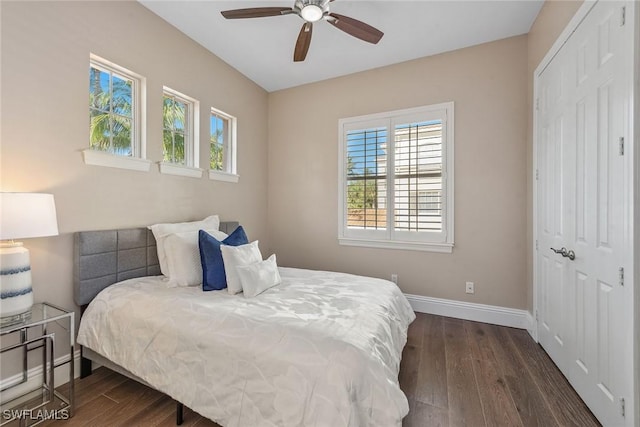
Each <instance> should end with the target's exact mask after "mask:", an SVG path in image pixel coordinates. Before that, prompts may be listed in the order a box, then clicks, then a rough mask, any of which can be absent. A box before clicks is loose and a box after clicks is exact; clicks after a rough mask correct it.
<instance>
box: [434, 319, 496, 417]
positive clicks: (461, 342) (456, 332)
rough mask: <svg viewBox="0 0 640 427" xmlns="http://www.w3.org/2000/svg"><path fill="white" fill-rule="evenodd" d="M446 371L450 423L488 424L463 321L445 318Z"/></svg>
mask: <svg viewBox="0 0 640 427" xmlns="http://www.w3.org/2000/svg"><path fill="white" fill-rule="evenodd" d="M444 341H445V350H446V369H445V372H446V375H447V386H448V401H449V423H450V425H451V426H455V427H458V426H472V427H480V426H485V425H486V422H485V419H484V414H483V412H482V403H481V402H480V395H479V394H478V386H477V383H476V380H475V377H474V375H473V360H472V357H471V356H470V354H469V342H468V340H467V335H466V332H465V329H464V325H463V324H462V322H444Z"/></svg>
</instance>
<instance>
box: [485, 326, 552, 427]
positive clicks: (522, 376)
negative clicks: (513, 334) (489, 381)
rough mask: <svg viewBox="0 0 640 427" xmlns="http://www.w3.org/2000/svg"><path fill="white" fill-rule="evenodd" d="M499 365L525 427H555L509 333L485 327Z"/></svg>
mask: <svg viewBox="0 0 640 427" xmlns="http://www.w3.org/2000/svg"><path fill="white" fill-rule="evenodd" d="M485 331H488V336H489V338H490V340H491V343H492V347H493V349H494V354H495V356H496V360H497V362H498V365H499V366H500V368H501V369H502V373H503V375H504V379H505V381H506V384H507V387H508V389H509V392H510V394H511V397H512V398H513V401H514V403H515V405H516V408H517V410H518V413H519V414H520V419H521V420H522V423H523V424H524V425H525V426H531V427H536V426H539V427H557V426H558V422H557V420H556V419H555V417H554V416H553V413H552V412H551V410H550V409H549V406H548V403H547V400H546V399H545V398H544V396H543V395H542V393H541V392H540V389H539V388H538V386H537V384H536V383H535V381H534V380H533V377H532V376H531V374H530V372H529V370H528V369H527V367H526V366H524V363H523V361H522V359H521V358H520V357H518V350H517V348H515V346H514V345H513V342H512V341H511V340H510V339H509V335H508V329H507V328H503V327H499V326H495V325H486V328H485Z"/></svg>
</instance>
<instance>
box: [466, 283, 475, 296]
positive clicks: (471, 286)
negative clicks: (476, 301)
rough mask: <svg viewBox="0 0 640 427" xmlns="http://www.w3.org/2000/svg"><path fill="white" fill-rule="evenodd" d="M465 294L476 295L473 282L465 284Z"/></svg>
mask: <svg viewBox="0 0 640 427" xmlns="http://www.w3.org/2000/svg"><path fill="white" fill-rule="evenodd" d="M466 292H467V293H468V294H475V293H476V290H475V285H474V284H473V282H467V287H466Z"/></svg>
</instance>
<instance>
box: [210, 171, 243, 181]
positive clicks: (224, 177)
mask: <svg viewBox="0 0 640 427" xmlns="http://www.w3.org/2000/svg"><path fill="white" fill-rule="evenodd" d="M239 178H240V175H236V174H235V173H227V172H221V171H215V170H209V179H215V180H216V181H224V182H238V179H239Z"/></svg>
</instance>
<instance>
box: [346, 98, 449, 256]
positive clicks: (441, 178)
mask: <svg viewBox="0 0 640 427" xmlns="http://www.w3.org/2000/svg"><path fill="white" fill-rule="evenodd" d="M339 127H340V200H339V205H340V207H339V216H340V223H339V241H340V243H341V244H346V245H356V246H370V247H388V248H399V249H417V250H429V251H437V252H451V250H452V247H453V103H445V104H438V105H431V106H426V107H420V108H413V109H409V110H401V111H393V112H389V113H382V114H373V115H369V116H361V117H353V118H348V119H341V120H340V122H339Z"/></svg>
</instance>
